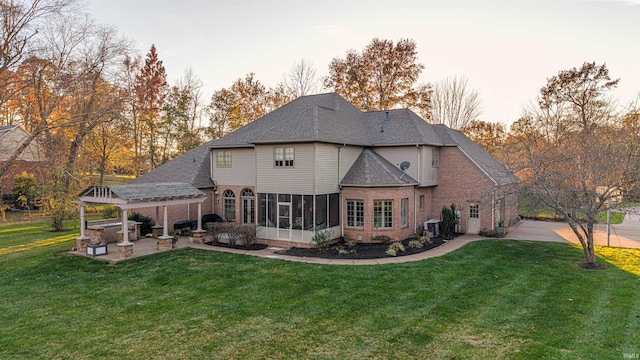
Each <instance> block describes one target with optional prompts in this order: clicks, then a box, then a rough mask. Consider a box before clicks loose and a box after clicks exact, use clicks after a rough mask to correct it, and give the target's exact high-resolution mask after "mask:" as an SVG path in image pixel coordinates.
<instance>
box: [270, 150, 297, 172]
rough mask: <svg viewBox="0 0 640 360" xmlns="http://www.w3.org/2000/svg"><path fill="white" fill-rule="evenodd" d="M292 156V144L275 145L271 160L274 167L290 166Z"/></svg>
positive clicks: (291, 164)
mask: <svg viewBox="0 0 640 360" xmlns="http://www.w3.org/2000/svg"><path fill="white" fill-rule="evenodd" d="M293 157H294V154H293V146H284V147H277V148H274V149H273V162H274V165H275V166H276V167H292V166H293Z"/></svg>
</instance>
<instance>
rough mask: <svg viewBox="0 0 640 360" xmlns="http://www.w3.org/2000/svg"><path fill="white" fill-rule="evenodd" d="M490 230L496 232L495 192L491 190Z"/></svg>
mask: <svg viewBox="0 0 640 360" xmlns="http://www.w3.org/2000/svg"><path fill="white" fill-rule="evenodd" d="M491 230H494V231H495V230H496V190H495V189H493V190H491Z"/></svg>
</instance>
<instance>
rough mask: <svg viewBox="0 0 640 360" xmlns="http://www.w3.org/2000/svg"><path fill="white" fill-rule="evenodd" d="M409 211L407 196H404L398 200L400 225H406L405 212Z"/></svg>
mask: <svg viewBox="0 0 640 360" xmlns="http://www.w3.org/2000/svg"><path fill="white" fill-rule="evenodd" d="M408 213H409V198H404V199H401V200H400V226H402V227H406V226H408V225H407V214H408Z"/></svg>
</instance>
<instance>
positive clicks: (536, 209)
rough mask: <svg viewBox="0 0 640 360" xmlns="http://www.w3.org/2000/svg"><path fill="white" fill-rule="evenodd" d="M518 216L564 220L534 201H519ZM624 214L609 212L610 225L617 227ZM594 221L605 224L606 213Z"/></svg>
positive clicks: (599, 214) (599, 213) (602, 212)
mask: <svg viewBox="0 0 640 360" xmlns="http://www.w3.org/2000/svg"><path fill="white" fill-rule="evenodd" d="M628 204H629V205H627V206H635V205H634V204H635V203H628ZM518 209H519V215H520V216H521V217H523V218H527V219H537V220H560V221H562V220H564V218H563V217H562V216H561V215H559V214H557V213H556V212H554V211H553V210H550V209H548V208H546V207H545V206H544V205H542V204H538V203H537V202H536V201H534V200H532V199H527V198H525V199H521V200H520V202H519V205H518ZM624 217H625V213H624V212H620V211H611V224H612V225H619V224H622V221H624ZM596 221H597V222H599V223H602V224H606V223H607V212H606V211H600V212H598V214H597V216H596Z"/></svg>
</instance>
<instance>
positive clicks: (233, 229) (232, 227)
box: [224, 223, 242, 246]
mask: <svg viewBox="0 0 640 360" xmlns="http://www.w3.org/2000/svg"><path fill="white" fill-rule="evenodd" d="M224 227H225V228H226V230H227V239H228V240H229V245H230V246H236V244H237V243H238V241H239V240H240V239H241V238H242V226H241V225H240V224H237V223H226V224H225V225H224Z"/></svg>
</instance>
